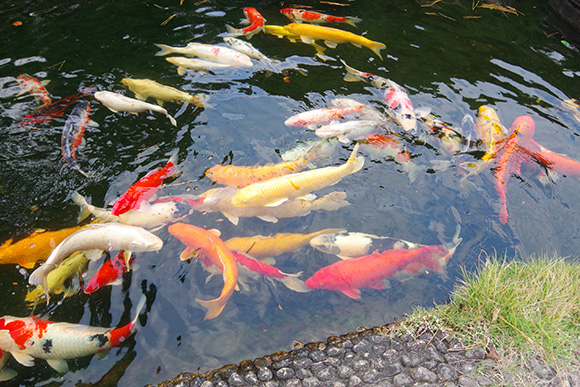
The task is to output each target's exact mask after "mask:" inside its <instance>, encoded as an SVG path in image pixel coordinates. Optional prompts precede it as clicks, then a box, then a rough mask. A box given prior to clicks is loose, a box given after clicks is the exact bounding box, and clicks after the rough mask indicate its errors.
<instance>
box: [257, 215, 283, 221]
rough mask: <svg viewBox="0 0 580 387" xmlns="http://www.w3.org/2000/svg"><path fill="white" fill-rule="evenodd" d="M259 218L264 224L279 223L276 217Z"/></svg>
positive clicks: (263, 216)
mask: <svg viewBox="0 0 580 387" xmlns="http://www.w3.org/2000/svg"><path fill="white" fill-rule="evenodd" d="M258 218H260V219H262V220H263V221H264V222H270V223H277V222H278V218H276V217H275V216H271V215H262V216H258Z"/></svg>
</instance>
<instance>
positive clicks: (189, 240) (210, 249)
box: [168, 223, 238, 320]
mask: <svg viewBox="0 0 580 387" xmlns="http://www.w3.org/2000/svg"><path fill="white" fill-rule="evenodd" d="M168 231H169V233H170V234H172V235H173V236H174V237H176V238H177V239H179V240H180V241H181V243H183V244H184V245H185V246H186V248H185V250H183V252H182V253H181V256H180V258H181V260H182V261H186V260H188V259H190V258H192V257H195V258H205V259H208V260H210V261H211V263H213V264H214V265H215V266H217V268H218V269H219V270H220V271H221V272H222V273H223V280H224V287H223V289H222V292H221V295H220V296H219V297H218V298H216V299H214V300H211V301H202V300H199V299H196V301H197V302H199V303H200V304H201V306H203V307H204V308H206V309H207V313H206V315H205V319H206V320H209V319H212V318H216V317H217V316H219V315H220V313H221V312H222V310H223V309H224V306H225V305H226V302H227V301H228V299H229V298H230V297H231V295H232V294H233V292H234V289H235V287H236V283H237V281H238V266H237V264H236V258H235V257H234V255H233V253H232V252H231V250H230V249H229V248H228V247H227V246H226V244H225V243H224V242H223V241H222V240H221V239H220V237H219V236H218V235H217V234H216V233H214V231H215V230H209V231H208V230H206V229H203V228H201V227H197V226H194V225H191V224H185V223H174V224H172V225H171V226H169V228H168Z"/></svg>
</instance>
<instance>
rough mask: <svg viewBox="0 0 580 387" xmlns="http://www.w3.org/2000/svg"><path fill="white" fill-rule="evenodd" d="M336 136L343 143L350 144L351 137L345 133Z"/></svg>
mask: <svg viewBox="0 0 580 387" xmlns="http://www.w3.org/2000/svg"><path fill="white" fill-rule="evenodd" d="M336 138H337V139H338V141H340V142H342V143H343V144H350V138H348V137H346V136H345V135H344V134H339V135H338V136H337V137H336Z"/></svg>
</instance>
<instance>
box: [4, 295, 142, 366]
mask: <svg viewBox="0 0 580 387" xmlns="http://www.w3.org/2000/svg"><path fill="white" fill-rule="evenodd" d="M145 301H146V298H145V296H143V297H142V298H141V300H139V303H138V305H137V312H136V316H135V318H134V319H133V321H131V322H130V323H128V324H126V325H124V326H122V327H118V328H112V329H111V328H100V327H91V326H87V325H80V324H71V323H64V322H54V321H50V320H45V319H42V318H39V317H24V318H18V317H13V316H4V317H1V318H0V348H2V350H3V351H4V352H8V353H10V354H11V355H12V357H14V359H16V361H17V362H19V363H20V364H22V365H24V366H26V367H32V366H33V365H34V359H35V358H37V359H45V360H46V361H47V362H48V364H49V365H50V366H51V367H52V368H54V369H55V370H56V371H58V372H60V373H66V372H68V364H67V362H66V360H67V359H75V358H78V357H82V356H88V355H94V354H96V355H97V356H99V357H103V356H105V355H106V354H107V352H108V351H109V350H110V349H111V348H113V347H116V346H118V345H119V344H121V343H122V342H123V341H125V340H126V339H127V338H128V337H129V336H131V334H133V333H134V332H135V329H136V327H137V319H138V317H139V313H140V312H141V310H142V309H143V307H144V306H145Z"/></svg>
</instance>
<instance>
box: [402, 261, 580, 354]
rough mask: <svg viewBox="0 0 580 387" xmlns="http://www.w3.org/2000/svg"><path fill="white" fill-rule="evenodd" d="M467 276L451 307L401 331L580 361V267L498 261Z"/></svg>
mask: <svg viewBox="0 0 580 387" xmlns="http://www.w3.org/2000/svg"><path fill="white" fill-rule="evenodd" d="M463 277H464V280H463V281H462V282H461V283H460V284H459V285H458V286H456V288H455V289H454V291H453V294H452V296H451V302H450V303H449V304H446V305H441V306H437V307H436V308H435V309H431V310H426V309H422V308H421V309H417V310H416V311H415V312H413V313H412V314H411V315H410V316H407V317H406V319H405V320H406V321H405V322H403V323H402V324H401V328H403V329H406V330H407V331H410V330H421V329H423V330H424V329H429V330H431V331H437V330H444V331H447V332H450V333H453V335H454V336H456V337H457V338H459V339H460V340H461V341H462V342H464V343H465V345H477V346H483V347H490V344H491V343H493V345H495V346H497V347H499V348H503V349H511V350H514V351H516V352H519V353H521V354H524V355H525V354H528V353H537V352H540V353H541V354H542V355H543V356H544V358H545V359H546V360H547V361H549V362H553V363H560V364H563V363H568V362H570V361H573V360H574V357H575V353H574V351H575V350H576V348H578V345H579V344H580V263H579V262H575V261H570V260H564V259H562V258H548V257H540V258H529V259H524V260H522V259H519V258H516V259H514V260H509V261H508V260H507V259H506V258H505V257H504V258H503V259H500V258H498V257H496V256H493V257H487V259H486V260H485V261H483V262H482V263H481V266H480V269H479V270H478V272H477V273H467V272H465V271H464V272H463Z"/></svg>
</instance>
